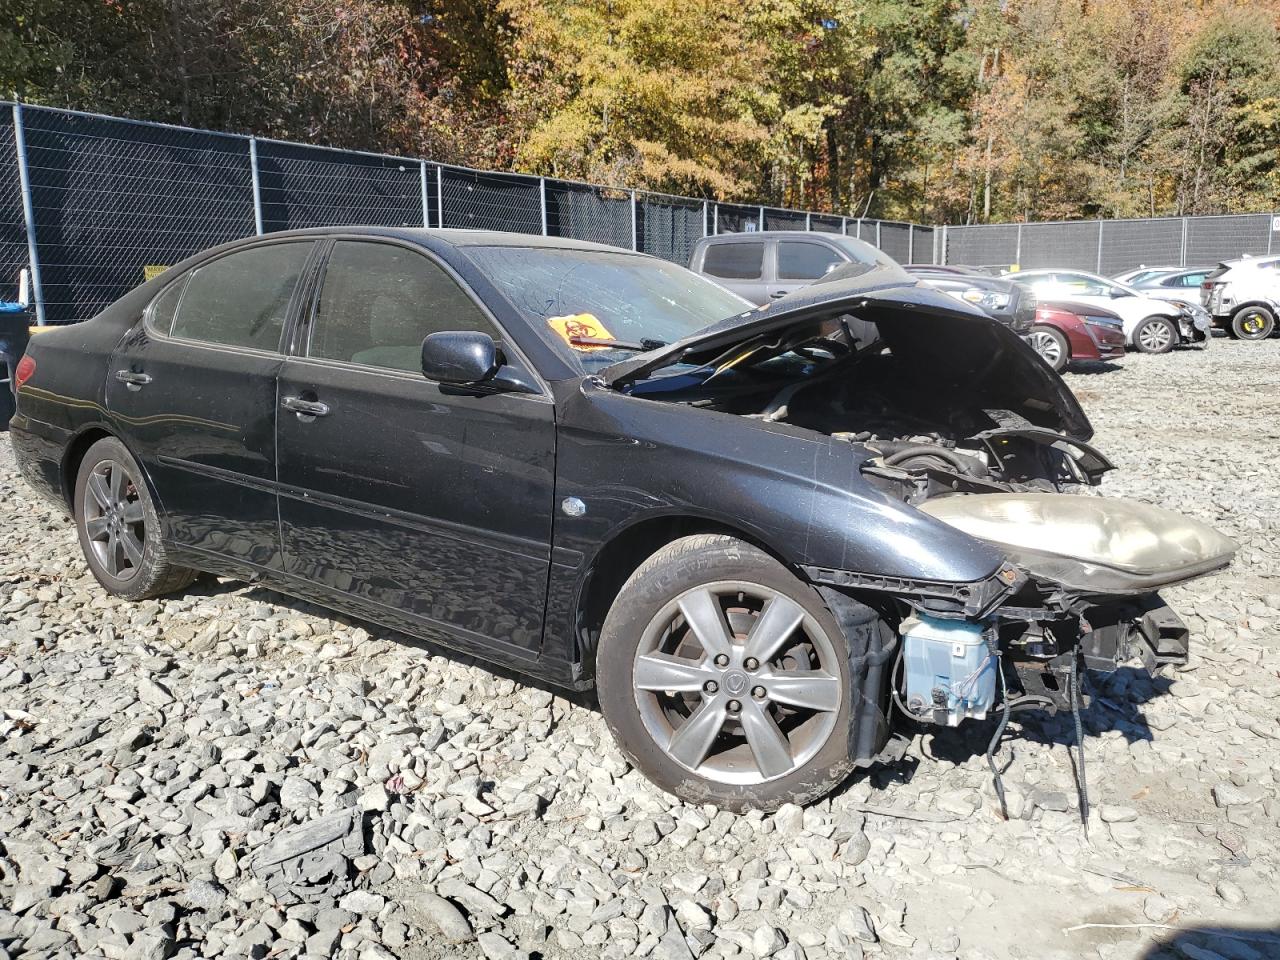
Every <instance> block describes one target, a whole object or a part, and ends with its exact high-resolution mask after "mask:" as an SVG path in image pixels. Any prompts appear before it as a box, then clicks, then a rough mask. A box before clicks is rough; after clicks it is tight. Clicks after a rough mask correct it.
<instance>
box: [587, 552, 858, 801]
mask: <svg viewBox="0 0 1280 960" xmlns="http://www.w3.org/2000/svg"><path fill="white" fill-rule="evenodd" d="M596 686H597V690H598V693H599V699H600V707H601V710H602V712H603V713H604V717H605V721H606V722H607V723H608V725H609V729H610V730H611V731H612V733H613V735H614V738H615V739H616V740H617V742H618V745H619V747H620V748H621V749H622V752H623V753H624V754H626V756H627V758H628V759H629V760H630V761H631V762H632V763H633V764H634V765H635V766H636V767H637V768H638V769H639V770H640V772H641V773H643V774H644V775H645V776H646V777H648V778H649V779H650V780H652V781H653V782H654V783H655V784H657V785H658V786H659V787H661V788H662V789H663V790H666V791H667V792H668V793H673V794H675V795H676V796H677V797H679V798H681V799H682V800H685V801H687V802H690V803H713V804H716V805H717V806H721V807H725V808H727V809H729V810H736V811H743V810H748V809H760V810H765V811H771V810H775V809H776V808H777V807H779V806H781V805H782V804H783V803H788V802H791V803H806V802H809V801H811V800H814V799H817V798H818V797H821V796H823V795H825V794H827V793H829V792H830V791H831V790H832V789H834V788H835V787H836V786H837V785H838V784H839V783H840V782H841V781H842V780H843V779H844V778H845V777H846V776H847V775H848V773H849V772H850V770H851V769H852V767H853V745H852V744H851V743H850V737H849V729H850V699H851V697H850V695H849V690H850V681H849V648H848V645H847V643H846V641H845V638H844V636H843V634H842V633H841V630H840V627H839V626H838V625H837V623H836V621H835V618H834V617H833V616H832V615H831V612H830V611H829V610H828V609H827V607H826V604H824V603H823V602H822V599H821V598H820V597H819V595H818V594H817V592H816V591H815V590H814V589H813V588H812V587H811V586H809V585H808V584H806V583H804V582H803V581H801V580H799V579H798V578H797V577H796V576H795V575H794V574H792V573H791V572H790V571H789V570H788V569H787V568H786V567H784V566H783V565H782V564H781V563H779V562H778V561H777V560H775V559H774V558H773V557H770V556H769V555H768V554H766V553H764V552H763V551H761V550H758V549H756V548H755V547H752V546H750V545H749V544H746V543H743V542H742V541H740V540H735V539H734V538H732V537H727V536H719V535H699V536H691V537H685V538H683V539H680V540H676V541H674V542H672V543H670V544H668V545H667V546H665V547H663V548H662V549H661V550H659V551H658V552H657V553H655V554H654V555H653V556H652V557H650V558H649V559H648V560H646V561H645V562H644V563H643V564H642V565H641V566H640V567H639V569H637V570H636V572H635V573H633V574H632V575H631V577H630V579H628V580H627V582H626V583H625V584H624V585H623V587H622V590H621V591H620V592H619V594H618V597H617V600H615V602H614V605H613V607H612V609H611V610H610V611H609V615H608V616H607V617H606V619H605V623H604V628H603V630H602V632H601V637H600V648H599V652H598V654H597V659H596Z"/></svg>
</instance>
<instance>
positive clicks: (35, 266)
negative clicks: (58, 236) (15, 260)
mask: <svg viewBox="0 0 1280 960" xmlns="http://www.w3.org/2000/svg"><path fill="white" fill-rule="evenodd" d="M13 146H14V150H15V152H16V153H17V155H18V186H19V188H20V189H21V190H22V219H23V221H24V222H25V223H26V228H27V260H28V261H29V262H30V265H31V297H32V299H33V300H35V302H36V323H38V324H40V325H41V326H43V325H44V287H43V286H42V285H41V283H40V251H39V248H38V246H37V244H36V208H35V205H34V204H33V203H32V202H31V172H30V170H29V169H28V168H27V135H26V131H25V130H23V128H22V104H20V103H15V104H14V105H13Z"/></svg>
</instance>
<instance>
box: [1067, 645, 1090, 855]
mask: <svg viewBox="0 0 1280 960" xmlns="http://www.w3.org/2000/svg"><path fill="white" fill-rule="evenodd" d="M1079 664H1080V655H1079V651H1073V653H1072V657H1071V714H1072V716H1074V717H1075V721H1076V752H1077V754H1078V756H1079V759H1078V760H1077V761H1076V786H1077V787H1078V788H1079V790H1080V823H1081V825H1082V826H1083V827H1084V838H1085V839H1086V840H1088V839H1089V782H1088V781H1087V780H1086V779H1085V774H1084V724H1082V723H1081V722H1080V665H1079Z"/></svg>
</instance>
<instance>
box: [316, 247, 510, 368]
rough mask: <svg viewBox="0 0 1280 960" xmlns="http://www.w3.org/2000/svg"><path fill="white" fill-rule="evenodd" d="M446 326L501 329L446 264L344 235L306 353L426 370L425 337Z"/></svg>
mask: <svg viewBox="0 0 1280 960" xmlns="http://www.w3.org/2000/svg"><path fill="white" fill-rule="evenodd" d="M444 330H474V331H479V332H481V333H487V334H489V335H490V336H491V337H493V338H494V339H499V338H500V334H499V331H498V330H497V328H496V327H494V325H493V324H492V323H491V322H490V321H489V319H488V317H486V316H485V315H484V313H483V312H482V311H481V309H480V307H479V306H478V305H477V304H476V302H475V301H474V300H472V299H471V297H470V296H468V295H467V293H466V291H464V290H463V289H462V288H461V287H460V286H459V285H458V284H457V282H456V281H455V280H454V279H453V278H452V277H451V276H449V274H448V273H447V272H445V270H444V268H443V267H440V266H439V265H437V264H435V263H433V262H432V261H430V260H428V259H427V258H426V257H424V256H422V255H421V254H419V253H415V252H413V251H412V250H406V249H405V248H404V247H397V246H393V245H391V244H386V243H367V242H362V241H358V240H351V241H348V240H340V241H339V242H338V243H337V244H335V245H334V248H333V253H332V254H330V256H329V263H328V266H327V267H326V268H325V274H324V285H323V287H322V288H321V291H320V302H319V304H317V306H316V313H315V318H314V319H313V320H312V324H311V340H310V345H309V348H308V351H307V353H308V355H309V356H312V357H322V358H324V359H326V360H345V361H348V362H350V363H361V364H365V365H366V366H371V367H388V368H390V369H393V370H411V371H420V370H421V369H422V341H423V340H424V339H425V338H426V337H427V335H428V334H432V333H439V332H441V331H444Z"/></svg>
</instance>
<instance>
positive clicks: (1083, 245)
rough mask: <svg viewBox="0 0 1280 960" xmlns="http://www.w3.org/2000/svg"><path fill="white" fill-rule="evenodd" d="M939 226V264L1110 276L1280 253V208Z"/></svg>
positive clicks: (1204, 265)
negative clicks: (1218, 213) (1141, 217)
mask: <svg viewBox="0 0 1280 960" xmlns="http://www.w3.org/2000/svg"><path fill="white" fill-rule="evenodd" d="M938 229H939V230H940V232H941V234H942V236H943V240H942V242H941V245H940V246H941V250H940V251H939V257H938V260H937V261H936V262H939V263H948V264H967V265H970V266H983V267H1009V266H1012V265H1013V264H1017V265H1019V266H1020V267H1021V268H1022V269H1025V270H1032V269H1037V268H1041V267H1062V268H1064V269H1073V270H1087V271H1090V272H1094V273H1101V274H1104V275H1107V276H1110V275H1113V274H1117V273H1122V272H1123V271H1125V270H1131V269H1133V268H1134V267H1140V266H1144V265H1147V266H1178V267H1211V266H1213V265H1214V264H1216V263H1218V262H1219V261H1222V260H1235V259H1238V258H1240V257H1245V256H1250V257H1261V256H1267V255H1268V254H1273V253H1275V254H1280V211H1278V212H1277V213H1276V214H1270V213H1265V214H1264V213H1253V214H1236V215H1228V216H1203V217H1164V218H1156V219H1150V220H1072V221H1060V222H1051V223H997V224H980V225H975V226H955V227H952V226H947V227H940V228H938ZM884 249H885V250H886V252H889V253H891V254H892V251H891V250H890V249H889V247H887V246H886V247H885V248H884Z"/></svg>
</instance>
